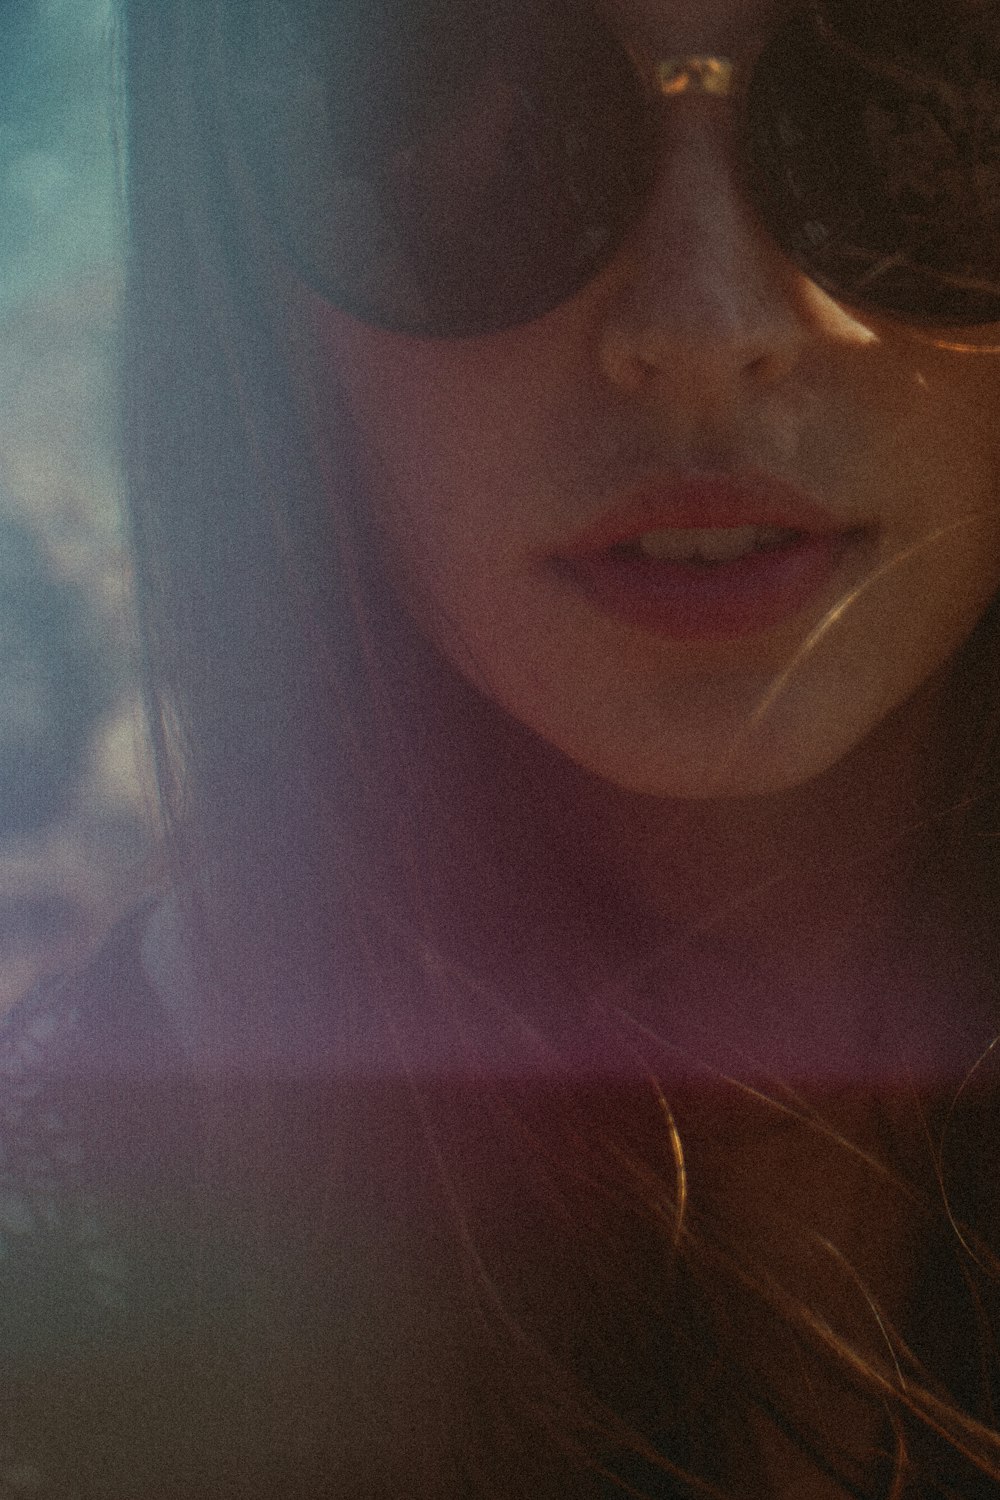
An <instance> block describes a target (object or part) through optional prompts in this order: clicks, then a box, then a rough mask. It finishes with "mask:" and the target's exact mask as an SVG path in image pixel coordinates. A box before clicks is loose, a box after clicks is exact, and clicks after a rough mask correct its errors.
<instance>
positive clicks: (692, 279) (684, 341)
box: [600, 100, 809, 405]
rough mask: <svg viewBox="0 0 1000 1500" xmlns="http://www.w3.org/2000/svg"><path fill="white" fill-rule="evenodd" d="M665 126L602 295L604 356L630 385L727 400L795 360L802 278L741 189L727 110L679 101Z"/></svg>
mask: <svg viewBox="0 0 1000 1500" xmlns="http://www.w3.org/2000/svg"><path fill="white" fill-rule="evenodd" d="M664 134H665V137H666V139H665V143H664V145H663V147H662V150H661V162H660V167H659V171H658V174H657V179H656V182H655V186H654V189H653V193H652V196H651V199H650V201H649V203H648V205H647V209H646V212H645V214H644V217H643V219H642V221H641V223H640V224H639V225H638V226H637V228H636V230H635V232H634V234H633V237H632V240H631V241H630V243H629V245H628V247H627V248H626V250H625V251H623V253H622V255H621V257H620V259H619V262H618V266H617V272H618V275H617V278H616V280H615V282H614V284H613V290H612V292H611V295H610V297H609V299H608V302H607V303H606V305H605V313H604V319H603V327H602V333H601V349H600V353H601V361H602V365H603V368H604V372H605V374H606V376H607V378H608V379H610V380H611V381H612V382H613V383H614V384H615V385H616V386H618V387H619V388H621V389H623V390H625V391H627V392H629V393H630V394H636V393H639V392H641V391H643V390H644V389H646V388H647V387H649V386H660V387H667V388H668V389H669V392H670V396H671V399H672V400H673V401H675V402H676V401H681V402H683V401H689V402H695V403H698V404H699V405H701V404H703V403H705V402H706V401H708V402H715V401H720V402H721V401H728V400H731V399H732V398H733V397H734V396H736V395H738V394H745V393H746V392H747V390H752V389H755V388H759V387H762V386H766V385H769V384H772V383H773V382H775V381H777V380H780V379H781V378H782V377H783V376H784V375H786V374H787V373H788V372H789V371H790V370H791V369H792V368H793V367H794V365H795V364H796V362H797V360H798V359H799V358H800V355H801V353H802V350H803V348H804V346H805V344H806V342H807V341H808V338H809V328H808V322H807V319H806V316H805V308H804V304H803V302H802V300H801V298H796V295H795V293H796V287H797V286H799V288H800V283H801V278H800V277H799V276H798V273H796V272H795V271H794V269H793V268H792V267H791V266H790V265H789V264H788V263H787V262H786V261H785V260H784V258H783V257H782V256H781V254H780V252H779V251H778V249H777V247H776V246H774V245H772V244H771V242H770V241H769V240H768V239H767V237H766V235H765V234H764V231H763V230H762V228H761V226H760V225H759V224H758V223H757V221H756V219H755V217H754V214H753V209H752V207H751V205H750V204H749V203H748V202H747V201H746V199H745V197H744V195H743V193H742V191H741V189H740V186H739V182H738V177H737V171H736V164H735V161H734V156H733V151H732V147H731V142H730V138H729V125H728V114H727V112H725V111H722V110H720V108H719V105H718V104H717V103H715V102H714V101H707V100H697V101H693V102H692V104H691V105H690V106H688V105H686V104H684V105H680V104H678V105H677V106H674V107H672V108H671V110H670V113H669V115H668V116H667V118H666V121H665V128H664ZM800 289H801V288H800Z"/></svg>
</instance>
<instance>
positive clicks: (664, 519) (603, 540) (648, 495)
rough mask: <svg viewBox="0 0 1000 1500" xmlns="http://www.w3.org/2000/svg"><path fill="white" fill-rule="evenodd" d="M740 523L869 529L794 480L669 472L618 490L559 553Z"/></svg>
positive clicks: (809, 530)
mask: <svg viewBox="0 0 1000 1500" xmlns="http://www.w3.org/2000/svg"><path fill="white" fill-rule="evenodd" d="M737 526H773V527H778V528H781V529H782V530H786V531H799V532H803V533H806V534H808V535H810V536H814V537H815V536H832V535H844V534H845V533H848V532H856V531H862V530H866V529H868V527H867V523H865V522H859V521H845V520H843V519H841V518H838V517H837V516H835V515H834V514H833V513H832V512H831V511H829V510H828V509H827V508H826V507H825V506H824V505H821V504H820V503H819V501H817V500H814V499H813V498H812V497H811V496H809V495H807V494H805V493H804V492H803V491H802V490H800V489H798V488H797V487H796V486H795V485H792V484H789V483H788V481H787V480H782V479H777V478H775V477H772V476H770V475H766V474H748V473H744V474H692V473H686V474H675V475H670V474H665V475H663V476H661V477H658V478H656V479H652V480H644V481H643V482H641V483H639V484H636V485H632V486H630V487H629V488H628V489H627V490H624V491H622V492H620V493H619V495H618V496H617V497H616V498H615V499H614V500H613V502H612V505H611V508H610V509H608V510H606V511H605V512H604V513H603V514H602V515H600V516H599V517H598V518H597V519H596V520H595V521H593V522H592V523H591V524H590V525H589V526H586V527H584V529H583V530H581V531H579V532H577V534H576V535H575V536H574V537H573V538H571V540H570V541H569V542H568V543H567V544H566V546H564V547H562V548H561V549H560V555H561V556H562V557H565V558H569V559H572V558H582V557H586V556H589V555H590V554H592V553H595V552H605V551H607V549H608V548H609V547H617V546H619V545H621V544H622V543H627V542H632V541H635V540H636V539H637V538H638V537H640V536H642V535H643V533H644V532H647V531H668V530H671V529H672V528H678V529H683V530H702V529H710V528H712V527H737Z"/></svg>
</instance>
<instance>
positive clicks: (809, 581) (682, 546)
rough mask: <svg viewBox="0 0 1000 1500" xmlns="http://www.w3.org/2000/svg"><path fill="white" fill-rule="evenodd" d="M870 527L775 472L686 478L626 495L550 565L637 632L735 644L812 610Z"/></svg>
mask: <svg viewBox="0 0 1000 1500" xmlns="http://www.w3.org/2000/svg"><path fill="white" fill-rule="evenodd" d="M872 531H873V527H872V526H871V525H870V524H869V523H864V522H860V523H850V524H845V523H843V522H841V521H839V520H838V519H837V518H836V517H835V516H833V515H832V514H831V513H830V512H829V511H828V510H827V509H826V508H825V507H823V506H821V505H819V504H818V503H817V502H815V501H814V500H812V499H811V498H810V497H809V496H806V495H803V494H802V493H801V492H799V491H798V490H796V489H794V488H793V487H791V486H788V485H786V484H784V483H781V482H780V481H776V480H772V479H770V478H766V477H764V478H760V479H758V478H756V477H744V476H740V477H738V478H733V477H730V476H720V477H712V476H707V477H703V476H699V477H697V478H691V477H687V476H685V477H683V478H678V479H676V480H671V481H666V482H664V483H662V484H657V485H647V486H644V487H643V488H641V489H638V490H632V491H629V492H627V493H626V494H625V495H624V496H623V497H622V498H621V500H620V501H619V503H618V504H616V505H614V506H613V508H612V509H611V510H609V511H608V512H606V513H605V514H604V515H603V516H601V517H600V518H599V519H598V520H597V521H595V522H594V523H593V524H592V525H591V526H589V527H588V528H586V529H585V530H584V531H582V532H581V533H579V534H578V535H577V536H576V537H575V538H573V539H572V540H571V541H570V543H569V544H568V545H567V546H566V547H565V548H564V549H563V550H562V551H561V552H560V554H559V555H558V556H557V557H554V558H551V559H549V567H550V571H551V572H553V573H554V574H555V576H556V577H558V578H559V579H560V580H561V581H562V582H563V583H564V584H566V585H568V586H569V587H571V588H573V589H574V590H575V591H577V592H578V593H580V594H582V595H583V597H585V598H586V599H587V600H588V602H589V603H590V604H591V605H592V606H594V607H596V608H597V609H599V610H600V611H601V612H602V613H605V614H608V615H611V616H612V617H614V618H616V619H619V620H621V621H623V622H624V623H626V624H629V625H631V626H633V627H637V628H639V629H642V630H645V631H649V632H652V633H654V634H658V635H662V636H666V637H669V638H673V639H680V640H712V639H719V640H726V639H737V638H739V637H741V636H745V635H753V634H756V633H759V632H761V631H765V630H768V629H773V628H774V627H776V626H777V625H779V624H781V623H782V622H783V621H784V620H786V619H789V618H790V617H792V616H794V615H795V614H796V613H798V612H799V611H800V610H802V609H804V608H805V607H806V606H807V605H808V604H809V603H810V601H813V600H815V599H816V598H817V596H818V595H819V594H820V593H821V592H822V590H823V588H824V585H826V584H827V583H829V582H830V580H831V579H832V578H833V577H834V575H835V574H836V573H837V572H838V570H840V569H841V568H842V566H843V564H844V563H845V561H846V559H847V558H848V556H849V555H850V554H852V553H856V552H857V550H858V548H859V547H860V545H861V544H862V543H863V542H865V541H866V540H867V539H869V538H870V537H871V535H872ZM643 538H645V541H643V540H642V539H643Z"/></svg>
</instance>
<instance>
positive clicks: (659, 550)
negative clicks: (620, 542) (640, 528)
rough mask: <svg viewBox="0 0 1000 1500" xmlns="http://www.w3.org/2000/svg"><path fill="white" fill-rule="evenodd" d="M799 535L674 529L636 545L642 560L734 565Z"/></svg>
mask: <svg viewBox="0 0 1000 1500" xmlns="http://www.w3.org/2000/svg"><path fill="white" fill-rule="evenodd" d="M798 535H799V533H798V532H797V531H787V530H784V529H783V528H781V527H779V526H708V527H704V528H702V529H697V530H696V529H691V530H686V529H684V528H683V527H679V526H675V527H671V528H670V529H669V530H666V531H647V532H645V533H644V534H643V535H642V536H641V537H639V538H638V541H637V543H636V545H637V546H638V548H639V551H640V552H641V553H642V554H643V556H645V557H654V558H656V559H657V560H658V561H660V562H692V563H722V562H735V561H736V560H737V558H740V557H747V556H749V554H750V553H751V552H772V551H774V550H775V548H777V547H784V546H786V545H787V544H788V542H790V541H793V540H794V539H795V538H796V537H797V536H798Z"/></svg>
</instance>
